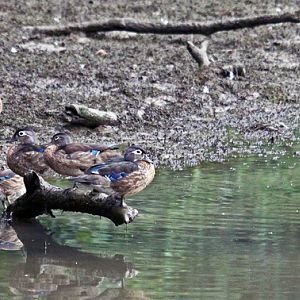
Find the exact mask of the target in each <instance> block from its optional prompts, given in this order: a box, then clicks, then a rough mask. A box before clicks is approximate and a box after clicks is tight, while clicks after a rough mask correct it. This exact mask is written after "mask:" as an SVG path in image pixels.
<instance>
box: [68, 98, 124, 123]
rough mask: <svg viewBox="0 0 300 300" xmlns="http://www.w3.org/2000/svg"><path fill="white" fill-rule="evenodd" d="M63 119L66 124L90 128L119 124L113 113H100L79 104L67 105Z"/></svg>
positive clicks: (100, 111)
mask: <svg viewBox="0 0 300 300" xmlns="http://www.w3.org/2000/svg"><path fill="white" fill-rule="evenodd" d="M63 117H64V120H65V121H66V122H69V123H71V124H74V125H82V126H86V127H90V128H96V127H98V126H100V125H117V124H118V123H119V120H118V116H117V115H116V114H115V113H114V112H111V111H102V110H98V109H94V108H89V107H87V106H85V105H79V104H69V105H67V106H66V107H65V113H64V115H63Z"/></svg>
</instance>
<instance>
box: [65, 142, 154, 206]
mask: <svg viewBox="0 0 300 300" xmlns="http://www.w3.org/2000/svg"><path fill="white" fill-rule="evenodd" d="M154 175H155V168H154V164H153V162H152V161H151V160H150V159H149V158H148V156H147V154H146V151H145V150H144V149H143V148H141V147H139V146H135V145H132V146H130V147H128V148H127V150H126V151H125V154H124V157H123V158H118V159H112V160H110V161H108V162H106V163H103V164H98V165H95V166H92V167H90V168H89V169H88V170H87V171H86V174H85V175H83V176H79V177H75V178H71V180H72V181H73V182H74V183H82V184H86V185H90V186H92V187H93V188H94V189H95V190H96V191H98V192H105V193H107V189H108V188H110V189H111V190H112V191H113V192H115V193H117V194H118V195H120V196H121V206H123V207H125V206H126V205H125V204H124V198H125V197H126V196H130V195H133V194H136V193H138V192H140V191H141V190H143V189H144V188H145V187H146V186H147V185H149V184H150V183H151V181H152V180H153V178H154Z"/></svg>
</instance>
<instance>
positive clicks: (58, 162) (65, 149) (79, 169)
mask: <svg viewBox="0 0 300 300" xmlns="http://www.w3.org/2000/svg"><path fill="white" fill-rule="evenodd" d="M45 146H46V149H45V152H44V158H45V161H46V162H47V164H48V165H49V166H50V167H51V168H52V169H53V170H54V171H55V172H57V173H59V174H61V175H65V176H80V175H84V172H85V171H86V170H87V169H88V168H89V167H91V166H93V165H95V164H99V163H103V162H105V161H107V160H109V159H111V158H116V157H120V156H121V153H119V152H118V151H117V150H116V149H117V147H115V146H99V145H87V144H82V143H74V142H73V141H72V138H71V136H70V135H69V134H68V133H66V132H59V133H56V134H55V135H53V137H52V138H51V142H50V143H49V144H47V145H45Z"/></svg>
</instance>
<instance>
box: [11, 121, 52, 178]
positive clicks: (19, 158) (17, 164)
mask: <svg viewBox="0 0 300 300" xmlns="http://www.w3.org/2000/svg"><path fill="white" fill-rule="evenodd" d="M8 142H19V143H18V144H14V145H12V146H11V147H10V148H9V149H8V152H7V165H8V166H9V168H10V169H11V170H12V171H14V172H15V173H16V174H18V175H20V176H24V175H25V174H26V173H28V172H29V171H31V170H33V171H35V172H37V173H39V174H40V175H51V173H54V172H53V171H52V170H51V169H50V167H49V166H48V165H47V164H46V162H45V160H44V151H45V148H44V147H43V146H40V145H38V144H37V138H36V135H35V132H34V131H33V129H32V128H30V127H25V128H22V129H18V130H17V131H16V132H15V133H14V135H13V137H12V138H11V140H10V141H8Z"/></svg>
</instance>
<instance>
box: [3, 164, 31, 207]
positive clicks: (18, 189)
mask: <svg viewBox="0 0 300 300" xmlns="http://www.w3.org/2000/svg"><path fill="white" fill-rule="evenodd" d="M25 192H26V188H25V185H24V181H23V177H22V176H19V175H17V174H16V173H14V172H13V171H12V170H10V169H5V170H2V171H0V198H1V201H2V204H3V207H6V204H5V200H6V202H8V203H9V204H10V203H11V200H14V199H16V198H17V197H19V196H21V195H23V194H25Z"/></svg>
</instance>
